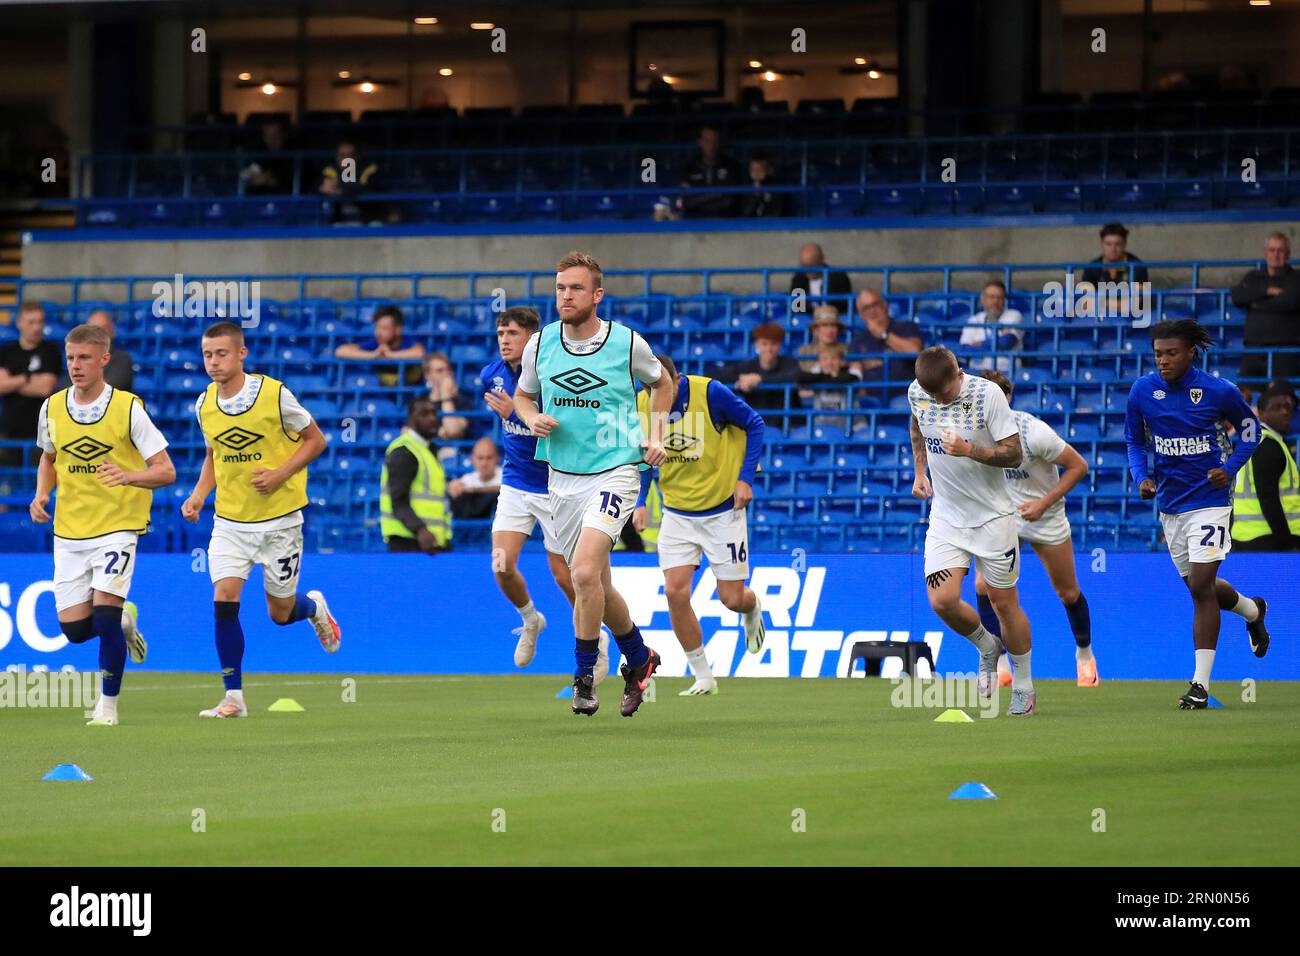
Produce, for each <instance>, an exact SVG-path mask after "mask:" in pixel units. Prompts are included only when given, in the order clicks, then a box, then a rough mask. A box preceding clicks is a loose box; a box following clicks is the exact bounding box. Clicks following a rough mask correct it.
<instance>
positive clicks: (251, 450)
mask: <svg viewBox="0 0 1300 956" xmlns="http://www.w3.org/2000/svg"><path fill="white" fill-rule="evenodd" d="M254 377H257V378H261V379H262V386H261V388H260V389H259V390H258V392H257V398H256V399H255V400H254V401H253V404H252V405H250V406H249V407H248V408H247V409H245V410H244V411H242V412H239V413H238V414H235V415H228V414H226V413H225V412H223V411H222V410H221V408H220V406H218V405H217V383H216V382H213V383H212V384H211V385H209V386H208V387H207V390H206V391H204V393H203V405H202V406H201V407H200V408H199V423H200V426H201V427H202V429H203V437H204V438H205V439H206V440H207V443H208V445H209V446H211V448H212V464H213V467H214V469H215V471H216V476H217V505H216V511H217V514H218V515H219V516H220V517H222V518H225V519H226V520H227V521H241V522H244V523H249V522H256V521H270V520H272V519H273V518H282V517H284V516H285V515H287V514H293V512H295V511H300V510H301V509H303V508H305V507H306V506H307V469H306V468H304V469H302V470H301V471H300V472H298V473H297V474H296V475H294V476H293V477H292V478H290V479H289V480H288V481H286V482H285V483H284V484H282V485H281V486H280V487H279V488H277V489H275V491H273V492H271V494H269V495H262V494H258V493H257V489H256V488H254V487H253V472H254V471H261V470H263V469H268V470H269V469H272V468H278V467H280V466H281V465H283V464H284V463H285V462H286V461H288V460H289V459H290V458H291V457H292V456H293V453H294V450H295V449H296V448H297V446H298V442H299V441H301V439H300V438H298V437H297V436H290V435H289V434H288V433H287V432H286V431H285V430H284V422H283V420H282V419H281V416H280V389H282V388H284V385H283V384H282V383H281V382H278V381H276V380H275V379H273V378H271V377H270V376H269V375H261V376H254Z"/></svg>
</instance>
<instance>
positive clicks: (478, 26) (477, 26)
mask: <svg viewBox="0 0 1300 956" xmlns="http://www.w3.org/2000/svg"><path fill="white" fill-rule="evenodd" d="M494 26H496V24H495V23H471V24H470V25H469V28H470V29H471V30H491V29H492V28H493V27H494Z"/></svg>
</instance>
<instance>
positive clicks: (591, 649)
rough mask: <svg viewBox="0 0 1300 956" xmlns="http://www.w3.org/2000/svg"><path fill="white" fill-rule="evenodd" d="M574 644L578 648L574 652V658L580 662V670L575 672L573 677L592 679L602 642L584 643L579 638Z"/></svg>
mask: <svg viewBox="0 0 1300 956" xmlns="http://www.w3.org/2000/svg"><path fill="white" fill-rule="evenodd" d="M574 644H576V645H577V648H576V649H575V650H574V652H573V657H574V660H576V661H577V662H578V668H577V670H575V671H574V672H573V676H574V677H590V676H591V672H592V670H593V669H595V667H596V658H597V657H599V656H600V641H598V640H596V641H584V640H582V639H581V638H578V639H576V640H575V641H574Z"/></svg>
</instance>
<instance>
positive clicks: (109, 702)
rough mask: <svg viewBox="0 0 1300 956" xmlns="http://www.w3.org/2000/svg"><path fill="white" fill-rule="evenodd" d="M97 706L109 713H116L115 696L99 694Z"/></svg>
mask: <svg viewBox="0 0 1300 956" xmlns="http://www.w3.org/2000/svg"><path fill="white" fill-rule="evenodd" d="M99 706H100V707H102V708H103V709H104V710H106V711H108V712H110V713H114V714H116V713H117V695H116V694H113V695H109V694H100V695H99Z"/></svg>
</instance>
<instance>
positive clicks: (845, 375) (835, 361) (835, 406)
mask: <svg viewBox="0 0 1300 956" xmlns="http://www.w3.org/2000/svg"><path fill="white" fill-rule="evenodd" d="M847 352H848V348H847V347H846V346H845V345H844V343H843V342H827V343H825V344H823V345H822V346H821V348H820V349H819V350H818V352H817V371H815V372H800V373H799V384H800V385H820V386H826V385H855V384H857V383H858V382H859V381H861V379H859V378H858V377H857V376H856V375H854V374H853V373H852V372H851V371H850V370H849V367H848V363H847V362H845V360H844V356H845V353H847ZM808 397H809V400H810V401H811V404H812V407H813V408H815V409H817V410H818V411H828V410H834V411H844V410H846V409H847V408H848V407H849V406H850V404H851V402H850V396H849V390H848V389H847V388H816V389H811V390H810V391H809V395H808ZM813 424H814V425H830V426H834V427H837V428H843V429H844V430H845V431H848V429H849V420H848V418H847V417H845V416H842V415H831V416H828V415H815V416H814V417H813Z"/></svg>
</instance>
